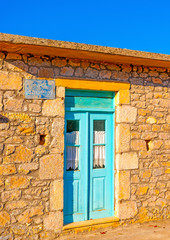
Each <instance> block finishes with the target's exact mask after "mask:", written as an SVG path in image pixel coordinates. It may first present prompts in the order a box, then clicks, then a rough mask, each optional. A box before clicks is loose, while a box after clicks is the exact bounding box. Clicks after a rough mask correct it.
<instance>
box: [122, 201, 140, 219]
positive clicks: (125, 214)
mask: <svg viewBox="0 0 170 240" xmlns="http://www.w3.org/2000/svg"><path fill="white" fill-rule="evenodd" d="M136 214H137V205H136V202H134V201H125V202H121V203H120V204H119V218H120V219H128V218H133V217H134V216H135V215H136Z"/></svg>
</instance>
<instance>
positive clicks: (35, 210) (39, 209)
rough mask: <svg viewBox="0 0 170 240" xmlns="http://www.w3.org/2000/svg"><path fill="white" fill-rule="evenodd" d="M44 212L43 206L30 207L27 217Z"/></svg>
mask: <svg viewBox="0 0 170 240" xmlns="http://www.w3.org/2000/svg"><path fill="white" fill-rule="evenodd" d="M43 213H44V207H43V206H42V205H40V206H35V207H31V208H30V211H29V217H34V216H41V215H43Z"/></svg>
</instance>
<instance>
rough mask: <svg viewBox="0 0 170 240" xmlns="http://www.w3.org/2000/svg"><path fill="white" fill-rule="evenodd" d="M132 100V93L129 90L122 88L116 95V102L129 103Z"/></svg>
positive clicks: (117, 103) (118, 103)
mask: <svg viewBox="0 0 170 240" xmlns="http://www.w3.org/2000/svg"><path fill="white" fill-rule="evenodd" d="M129 102H130V93H129V90H120V91H119V92H118V93H117V94H116V96H115V104H116V106H117V105H121V104H129Z"/></svg>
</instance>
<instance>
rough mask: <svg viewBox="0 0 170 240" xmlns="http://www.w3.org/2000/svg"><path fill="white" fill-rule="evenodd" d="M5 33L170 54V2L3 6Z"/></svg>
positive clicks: (35, 0) (34, 1)
mask: <svg viewBox="0 0 170 240" xmlns="http://www.w3.org/2000/svg"><path fill="white" fill-rule="evenodd" d="M0 10H1V11H0V17H1V21H0V32H3V33H11V34H18V35H24V36H31V37H39V38H48V39H54V40H62V41H71V42H79V43H87V44H95V45H102V46H109V47H118V48H127V49H133V50H141V51H148V52H157V53H165V54H170V0H147V1H146V0H143V1H137V0H136V1H135V0H131V1H128V0H122V1H120V0H117V1H116V0H102V1H101V0H94V1H93V0H91V1H90V0H86V1H84V0H79V1H78V0H75V1H74V0H70V1H68V0H65V1H64V0H63V1H62V0H60V1H59V0H48V1H47V0H41V1H40V0H27V1H26V0H25V1H24V0H22V1H21V0H0Z"/></svg>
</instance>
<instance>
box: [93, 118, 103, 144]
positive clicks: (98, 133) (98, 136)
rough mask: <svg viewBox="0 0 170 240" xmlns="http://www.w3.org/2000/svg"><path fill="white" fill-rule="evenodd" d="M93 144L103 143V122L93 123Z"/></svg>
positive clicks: (96, 121) (95, 121)
mask: <svg viewBox="0 0 170 240" xmlns="http://www.w3.org/2000/svg"><path fill="white" fill-rule="evenodd" d="M93 131H94V132H93V143H94V144H104V143H105V120H94V122H93Z"/></svg>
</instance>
